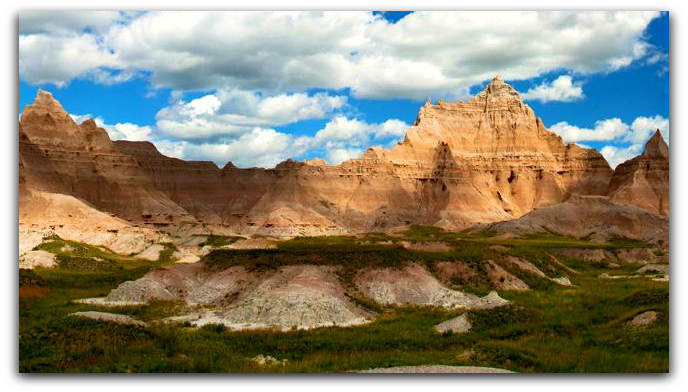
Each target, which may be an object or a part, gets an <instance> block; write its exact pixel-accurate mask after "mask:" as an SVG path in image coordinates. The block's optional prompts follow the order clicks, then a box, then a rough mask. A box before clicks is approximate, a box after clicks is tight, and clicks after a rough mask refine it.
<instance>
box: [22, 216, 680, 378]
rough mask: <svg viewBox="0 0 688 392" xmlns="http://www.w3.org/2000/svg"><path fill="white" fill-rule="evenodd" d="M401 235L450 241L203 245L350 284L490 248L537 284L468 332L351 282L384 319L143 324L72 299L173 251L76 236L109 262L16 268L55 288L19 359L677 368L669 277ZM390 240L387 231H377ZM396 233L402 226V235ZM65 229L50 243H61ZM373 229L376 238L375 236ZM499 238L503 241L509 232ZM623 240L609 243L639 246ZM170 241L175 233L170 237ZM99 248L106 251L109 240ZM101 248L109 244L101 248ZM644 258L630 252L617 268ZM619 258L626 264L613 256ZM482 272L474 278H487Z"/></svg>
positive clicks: (480, 285) (80, 366)
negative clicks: (129, 249)
mask: <svg viewBox="0 0 688 392" xmlns="http://www.w3.org/2000/svg"><path fill="white" fill-rule="evenodd" d="M402 236H404V237H401V239H410V238H415V239H417V240H419V241H436V240H442V241H445V242H447V243H449V244H451V245H452V246H453V247H454V250H452V251H450V252H438V253H425V252H413V251H409V250H406V249H404V248H402V247H399V246H396V245H393V244H392V245H376V244H368V245H360V242H361V241H362V240H365V238H366V236H359V237H357V238H355V237H317V238H309V239H294V240H292V241H288V242H285V243H281V244H280V248H279V249H277V250H241V251H240V250H233V251H229V250H218V251H213V252H211V253H210V254H209V255H208V256H207V257H206V262H207V263H208V265H209V268H216V269H222V268H226V267H229V266H233V265H243V266H246V267H248V268H252V269H259V270H262V269H274V268H277V267H280V266H284V265H293V264H301V263H309V264H317V265H335V266H340V267H342V268H340V275H339V276H340V279H341V280H342V283H343V284H344V286H345V287H348V288H351V287H352V285H353V274H354V273H355V272H356V271H357V270H358V269H360V268H363V267H368V266H374V267H399V266H403V265H404V264H405V263H409V262H423V263H425V264H426V265H427V266H428V267H429V269H430V271H431V272H432V271H433V268H434V265H435V263H436V262H438V261H461V262H465V263H468V264H469V265H472V266H474V267H476V269H477V270H478V271H481V270H480V268H481V267H482V266H484V262H485V260H488V259H489V260H494V261H495V262H496V263H498V264H500V265H501V266H502V267H503V268H505V269H507V270H508V271H509V272H512V273H513V274H515V275H517V276H518V277H520V278H521V279H523V280H524V281H526V283H528V284H529V285H531V287H533V288H534V290H531V291H527V292H505V293H500V294H501V295H502V296H503V297H505V298H507V299H509V300H510V301H511V305H510V306H509V307H504V308H497V309H491V310H480V311H471V312H469V318H470V319H471V322H472V324H473V329H472V330H471V331H470V332H468V333H465V334H439V333H436V332H434V331H433V329H432V328H433V326H434V325H436V324H437V323H439V322H442V321H444V320H447V319H449V318H452V317H456V316H458V315H459V314H461V313H462V311H447V310H444V309H437V308H413V307H384V306H380V305H379V304H376V303H374V302H372V301H370V300H367V299H366V298H363V297H360V296H356V295H355V294H352V299H353V300H354V301H355V302H356V303H357V304H358V305H360V306H362V307H365V308H367V309H369V310H372V311H374V312H375V313H376V314H378V316H377V317H376V319H375V321H373V322H371V323H369V324H366V325H361V326H356V327H349V328H339V327H333V328H319V329H315V330H309V331H290V332H277V331H265V330H263V331H241V332H232V331H228V330H227V329H225V328H224V327H220V326H213V325H211V326H206V327H203V328H199V329H193V328H188V327H184V326H173V325H164V324H156V323H152V324H151V325H150V326H149V327H147V328H141V327H132V326H121V325H115V324H110V323H106V322H98V321H92V320H85V319H80V318H73V317H68V316H67V315H68V314H69V313H72V312H76V311H83V310H100V309H99V308H98V307H95V306H90V305H81V304H74V303H72V302H70V300H72V299H75V298H84V297H94V296H102V295H105V294H107V293H108V292H109V291H110V290H111V289H112V288H114V287H116V286H117V285H118V284H120V283H121V282H123V281H125V280H131V279H136V278H139V277H141V276H143V274H144V273H145V272H146V271H148V270H150V268H154V267H158V266H161V265H168V264H169V261H168V260H162V261H160V262H155V263H151V262H143V261H139V260H135V259H131V258H126V257H120V256H117V255H113V254H111V253H109V252H107V251H106V250H103V249H100V248H94V247H88V246H84V247H76V246H75V245H80V244H76V243H75V244H71V243H70V246H72V247H73V248H74V249H77V250H75V251H74V252H62V254H63V257H72V258H88V257H93V255H98V256H95V257H99V258H101V259H103V260H108V261H109V263H111V265H110V264H108V265H102V266H100V267H98V268H93V269H89V268H76V267H74V266H61V267H59V268H54V269H37V270H36V271H34V272H27V271H22V272H20V282H23V286H41V287H47V288H49V290H50V291H49V294H48V295H47V296H43V297H41V296H31V297H27V298H26V299H21V297H20V306H19V347H20V349H19V353H20V354H19V370H20V371H22V372H345V371H352V370H357V369H367V368H372V367H388V366H401V365H421V364H445V365H474V366H494V367H501V368H506V369H509V370H514V371H518V372H667V371H668V369H669V322H668V320H669V284H668V283H667V282H654V281H651V280H649V279H632V280H607V279H598V278H597V277H596V276H597V275H598V274H599V273H600V271H603V270H604V271H609V270H605V269H604V266H601V265H596V264H591V263H584V262H577V261H575V260H563V259H560V261H562V262H563V263H565V264H566V265H567V266H569V267H571V268H575V269H577V270H579V271H580V274H578V275H569V276H570V277H571V279H572V281H573V283H574V286H571V287H561V286H558V285H555V284H552V283H550V282H548V281H544V280H542V279H537V278H535V277H533V276H532V275H530V274H528V273H524V272H523V271H520V270H517V269H514V268H513V266H510V265H509V264H508V263H506V262H505V261H504V259H503V256H502V253H501V252H498V251H496V250H494V249H491V248H490V247H491V246H492V245H494V244H495V242H494V241H493V240H496V239H494V238H491V237H490V236H482V237H481V236H474V235H466V234H465V233H447V232H443V231H441V230H432V229H427V228H423V227H414V228H412V229H410V231H409V232H406V233H405V234H402ZM369 238H375V241H378V242H381V241H387V236H385V235H384V234H379V233H378V234H372V235H370V237H369ZM393 238H396V239H397V240H398V239H399V237H393ZM57 241H58V240H55V241H53V242H51V243H49V244H44V246H46V247H49V248H50V249H52V250H53V251H56V252H58V256H59V254H60V253H59V252H60V250H59V249H60V248H62V247H58V245H59V243H57V244H56V243H54V242H57ZM519 241H521V242H510V243H508V244H504V245H507V246H509V252H510V253H511V254H513V255H514V256H518V257H522V258H525V259H527V260H529V261H530V262H531V263H533V264H534V265H536V266H538V268H540V269H542V270H543V272H545V273H547V274H548V275H550V276H555V275H559V274H562V273H564V272H565V271H562V269H561V268H560V267H558V266H555V265H553V264H551V263H549V262H548V260H549V258H548V255H547V253H548V252H550V250H551V249H553V248H556V247H557V246H561V245H560V244H561V243H562V242H565V243H566V244H569V243H571V242H573V243H574V245H573V246H577V245H581V243H580V242H585V241H584V240H580V239H566V238H560V237H548V238H545V237H544V236H543V237H538V238H523V239H519ZM368 242H374V241H370V240H369V241H368ZM500 244H503V243H500ZM587 244H588V245H590V244H589V243H587ZM635 245H637V244H630V243H627V242H624V243H623V244H622V243H615V244H611V245H610V246H615V247H624V246H628V247H630V246H635ZM168 249H171V247H168ZM101 252H102V253H101ZM103 254H104V255H105V256H106V257H103ZM633 268H636V266H634V265H630V266H623V267H622V268H621V269H620V270H621V272H628V271H631V270H632V269H633ZM614 271H615V272H616V271H617V270H614ZM481 279H484V275H482V273H479V274H478V280H475V281H471V282H468V283H467V284H466V285H465V287H462V289H466V290H467V291H470V290H474V291H476V292H484V291H486V290H488V289H490V288H491V287H490V286H489V284H488V283H486V281H484V280H481ZM182 306H183V305H182V304H180V303H176V302H162V301H159V302H153V303H151V304H149V305H147V306H144V307H122V308H116V309H111V310H106V311H113V312H119V313H125V314H129V315H132V316H134V317H137V318H139V319H142V320H146V321H153V320H157V319H160V318H162V317H167V316H170V315H173V314H177V313H178V312H179V310H180V309H181V307H182ZM645 310H656V311H659V312H661V313H662V317H660V319H659V320H658V322H656V323H655V324H654V325H652V326H650V327H646V328H631V327H628V326H626V322H627V321H628V320H630V319H631V318H633V317H634V316H635V315H637V314H639V313H641V312H643V311H645ZM258 354H263V355H270V356H273V357H275V358H277V359H278V360H282V359H286V360H287V362H286V365H285V366H282V365H276V366H259V365H257V364H256V363H254V362H252V361H251V360H250V358H252V357H255V356H256V355H258Z"/></svg>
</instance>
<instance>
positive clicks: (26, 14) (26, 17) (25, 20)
mask: <svg viewBox="0 0 688 392" xmlns="http://www.w3.org/2000/svg"><path fill="white" fill-rule="evenodd" d="M127 18H128V13H125V12H119V11H21V12H20V13H19V34H36V33H53V34H65V33H75V32H76V33H81V32H84V30H86V29H89V30H92V31H94V32H97V33H103V32H106V31H107V30H109V29H110V28H111V27H112V25H113V24H114V23H117V22H122V21H125V20H126V19H127Z"/></svg>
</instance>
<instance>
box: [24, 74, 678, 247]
mask: <svg viewBox="0 0 688 392" xmlns="http://www.w3.org/2000/svg"><path fill="white" fill-rule="evenodd" d="M668 156H669V151H668V148H667V145H666V143H664V140H663V139H662V137H661V135H660V134H659V132H658V133H657V134H656V135H655V136H654V137H653V138H652V139H651V140H650V142H648V145H647V147H646V149H645V151H644V152H643V154H642V155H641V156H639V157H637V158H634V159H632V160H630V161H628V162H625V163H623V164H621V165H619V167H618V168H617V169H616V171H614V170H612V169H611V168H610V166H609V165H608V163H607V162H606V161H605V159H604V158H603V157H602V155H600V154H599V153H598V152H597V151H596V150H594V149H588V148H582V147H579V146H577V145H575V144H572V143H569V144H564V143H563V142H562V140H561V138H560V137H558V136H557V135H555V134H554V133H552V132H550V131H548V130H547V129H545V127H544V125H543V123H542V121H541V120H540V119H539V118H538V117H536V115H535V113H534V112H533V110H532V109H531V108H530V107H529V106H528V105H526V104H525V103H524V102H523V101H522V100H521V98H520V96H519V94H518V92H517V91H516V90H514V89H513V88H512V87H511V86H509V85H508V84H506V83H504V81H502V79H501V78H499V77H496V78H495V79H493V80H492V82H491V83H490V84H489V85H488V86H487V87H486V88H485V90H483V91H482V92H480V93H479V94H477V95H476V96H475V97H473V98H472V99H470V100H469V101H468V102H457V103H449V102H444V101H439V103H437V104H431V103H430V102H426V104H425V105H424V106H423V107H422V108H421V109H420V112H419V113H418V117H417V119H416V121H415V123H414V124H413V126H412V127H411V128H409V130H408V131H407V134H406V137H405V138H404V140H403V141H402V142H401V143H399V144H398V145H397V146H395V147H394V148H392V149H390V150H386V149H383V148H381V147H373V148H370V149H368V150H367V151H366V152H365V154H364V155H363V156H362V157H361V158H358V159H353V160H349V161H346V162H344V163H342V164H340V165H336V166H333V165H328V164H326V163H324V162H323V161H322V160H312V161H308V162H295V161H292V160H287V161H285V162H282V163H280V164H278V165H277V166H276V167H274V168H272V169H260V168H248V169H240V168H237V167H235V166H234V165H232V164H231V162H230V163H227V164H226V165H225V166H224V167H223V168H218V167H217V166H215V165H214V164H213V163H211V162H187V161H183V160H179V159H175V158H169V157H166V156H164V155H162V154H160V153H159V152H158V151H157V149H156V148H155V147H154V146H153V144H151V143H149V142H129V141H112V140H110V138H109V137H108V134H107V132H106V131H105V130H104V129H102V128H99V127H98V126H97V125H96V123H95V122H94V121H93V120H86V121H84V122H82V123H81V124H77V123H75V122H74V120H73V119H72V118H71V117H70V116H69V114H68V113H67V112H66V111H65V110H64V109H63V108H62V106H61V105H60V103H59V102H58V101H57V100H56V99H55V98H54V97H53V96H52V95H51V94H50V93H48V92H45V91H40V92H39V93H38V96H37V97H36V100H35V101H34V103H33V104H31V105H27V106H26V107H25V108H24V110H23V112H22V116H21V120H20V122H19V227H20V250H21V249H23V250H24V251H28V250H30V249H32V248H33V246H35V245H36V241H38V243H40V240H41V238H42V236H44V235H48V234H53V233H54V234H58V235H59V236H60V237H63V238H66V239H73V240H77V241H81V242H86V243H90V244H94V245H99V246H106V247H108V248H109V249H111V250H113V251H115V252H118V253H123V254H133V253H139V252H141V251H142V250H144V249H145V248H146V247H147V245H150V244H151V243H154V242H163V241H167V240H168V239H169V238H170V237H183V236H188V235H191V234H207V233H216V234H238V235H253V234H260V235H269V236H275V237H291V236H296V235H328V234H355V233H360V232H371V231H387V232H389V231H394V230H398V229H400V228H404V227H408V226H409V225H412V224H421V225H433V226H439V227H443V228H445V229H449V230H462V229H465V228H469V227H471V226H473V227H476V228H486V227H490V226H491V225H492V224H494V223H497V222H506V223H499V224H498V225H497V227H498V228H499V229H500V230H502V231H504V230H514V231H516V232H517V234H519V233H521V232H523V231H541V230H553V231H558V232H561V233H562V234H568V235H589V234H596V233H595V232H596V231H599V232H600V233H601V234H600V235H601V236H605V235H607V234H621V235H624V236H627V237H630V238H639V239H644V240H649V241H655V242H657V241H662V242H663V244H664V245H667V244H668V243H667V241H668V211H669V171H668V169H669V163H668V162H669V159H668ZM599 214H602V215H599ZM595 217H598V218H599V219H596V218H595ZM600 217H602V218H600ZM518 218H521V219H518ZM608 219H609V220H608Z"/></svg>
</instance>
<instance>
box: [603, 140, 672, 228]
mask: <svg viewBox="0 0 688 392" xmlns="http://www.w3.org/2000/svg"><path fill="white" fill-rule="evenodd" d="M609 196H610V197H611V200H612V201H614V202H616V203H621V204H630V205H634V206H637V207H640V208H643V209H646V210H648V211H650V212H654V213H656V214H662V215H669V146H667V144H666V142H665V141H664V138H662V134H661V133H660V132H659V130H657V132H655V134H654V136H652V138H650V140H649V141H648V142H647V144H645V149H644V151H643V153H642V154H641V155H639V156H637V157H635V158H633V159H631V160H628V161H626V162H624V163H622V164H620V165H619V166H617V168H616V170H614V175H613V176H612V179H611V182H610V184H609Z"/></svg>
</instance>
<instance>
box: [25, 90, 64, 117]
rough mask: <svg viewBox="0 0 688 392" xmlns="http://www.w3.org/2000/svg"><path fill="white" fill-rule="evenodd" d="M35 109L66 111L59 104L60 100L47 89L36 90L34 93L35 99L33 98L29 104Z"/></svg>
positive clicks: (55, 111) (54, 111)
mask: <svg viewBox="0 0 688 392" xmlns="http://www.w3.org/2000/svg"><path fill="white" fill-rule="evenodd" d="M30 106H32V107H33V108H35V109H43V110H46V111H48V112H51V113H60V114H62V113H65V114H66V111H65V110H64V108H63V107H62V105H61V104H60V102H59V101H58V100H57V99H55V97H53V95H52V94H51V93H50V92H49V91H45V90H38V93H37V94H36V99H34V101H33V104H31V105H30Z"/></svg>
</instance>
